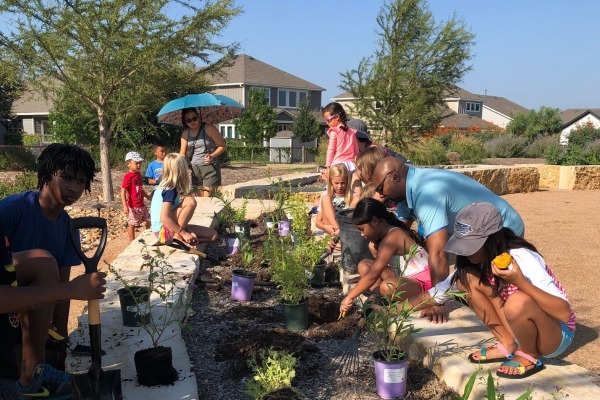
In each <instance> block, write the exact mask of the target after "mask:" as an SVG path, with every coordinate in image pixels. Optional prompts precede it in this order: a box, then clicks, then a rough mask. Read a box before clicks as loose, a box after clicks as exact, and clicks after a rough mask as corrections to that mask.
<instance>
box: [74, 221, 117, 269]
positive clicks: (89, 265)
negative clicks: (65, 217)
mask: <svg viewBox="0 0 600 400" xmlns="http://www.w3.org/2000/svg"><path fill="white" fill-rule="evenodd" d="M86 228H98V229H101V230H102V235H101V237H100V243H99V244H98V248H97V249H96V252H95V253H94V255H93V256H92V257H88V256H86V255H85V254H84V253H83V250H81V239H80V236H79V229H86ZM69 233H70V235H69V237H70V238H71V243H72V244H73V248H74V249H75V252H76V253H77V255H78V256H79V258H80V259H81V261H82V262H83V265H84V266H85V272H86V273H88V274H89V273H90V272H96V271H98V263H99V262H100V258H101V257H102V253H104V248H105V247H106V237H107V234H108V229H107V226H106V219H104V218H100V217H79V218H73V219H71V222H70V229H69Z"/></svg>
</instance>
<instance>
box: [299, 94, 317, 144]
mask: <svg viewBox="0 0 600 400" xmlns="http://www.w3.org/2000/svg"><path fill="white" fill-rule="evenodd" d="M308 102H309V99H308V97H307V98H305V99H304V100H302V101H301V102H300V105H299V107H298V115H297V116H296V118H294V125H292V132H294V135H296V137H297V138H298V140H300V141H301V142H309V141H311V140H314V139H317V138H318V137H319V136H320V135H321V128H320V127H319V123H318V122H317V118H316V117H315V114H314V112H313V111H312V110H311V109H310V108H309V107H308Z"/></svg>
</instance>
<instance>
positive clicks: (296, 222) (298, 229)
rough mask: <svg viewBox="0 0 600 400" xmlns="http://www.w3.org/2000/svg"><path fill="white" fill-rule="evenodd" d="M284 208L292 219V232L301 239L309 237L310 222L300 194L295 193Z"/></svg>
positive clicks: (286, 201)
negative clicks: (308, 227)
mask: <svg viewBox="0 0 600 400" xmlns="http://www.w3.org/2000/svg"><path fill="white" fill-rule="evenodd" d="M284 208H285V211H286V213H287V214H288V215H289V216H290V217H291V218H292V232H294V233H296V234H298V235H300V236H301V239H305V238H306V236H307V232H306V228H307V222H309V221H310V220H309V216H308V207H306V203H305V202H304V198H303V197H302V196H301V195H300V194H298V193H293V194H291V195H290V196H289V197H288V198H287V199H286V200H285V206H284Z"/></svg>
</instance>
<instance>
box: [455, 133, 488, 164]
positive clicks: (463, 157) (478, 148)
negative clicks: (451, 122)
mask: <svg viewBox="0 0 600 400" xmlns="http://www.w3.org/2000/svg"><path fill="white" fill-rule="evenodd" d="M448 150H449V151H450V152H456V153H458V154H459V155H460V161H461V162H462V163H467V164H468V163H471V164H477V163H479V162H481V159H482V158H483V157H484V156H485V149H484V148H483V143H481V141H479V140H477V139H475V138H472V137H469V136H464V135H455V136H454V137H453V138H452V141H451V142H450V146H448Z"/></svg>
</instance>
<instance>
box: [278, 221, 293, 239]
mask: <svg viewBox="0 0 600 400" xmlns="http://www.w3.org/2000/svg"><path fill="white" fill-rule="evenodd" d="M290 225H291V224H290V221H279V222H278V223H277V228H278V229H279V236H287V235H289V234H290Z"/></svg>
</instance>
